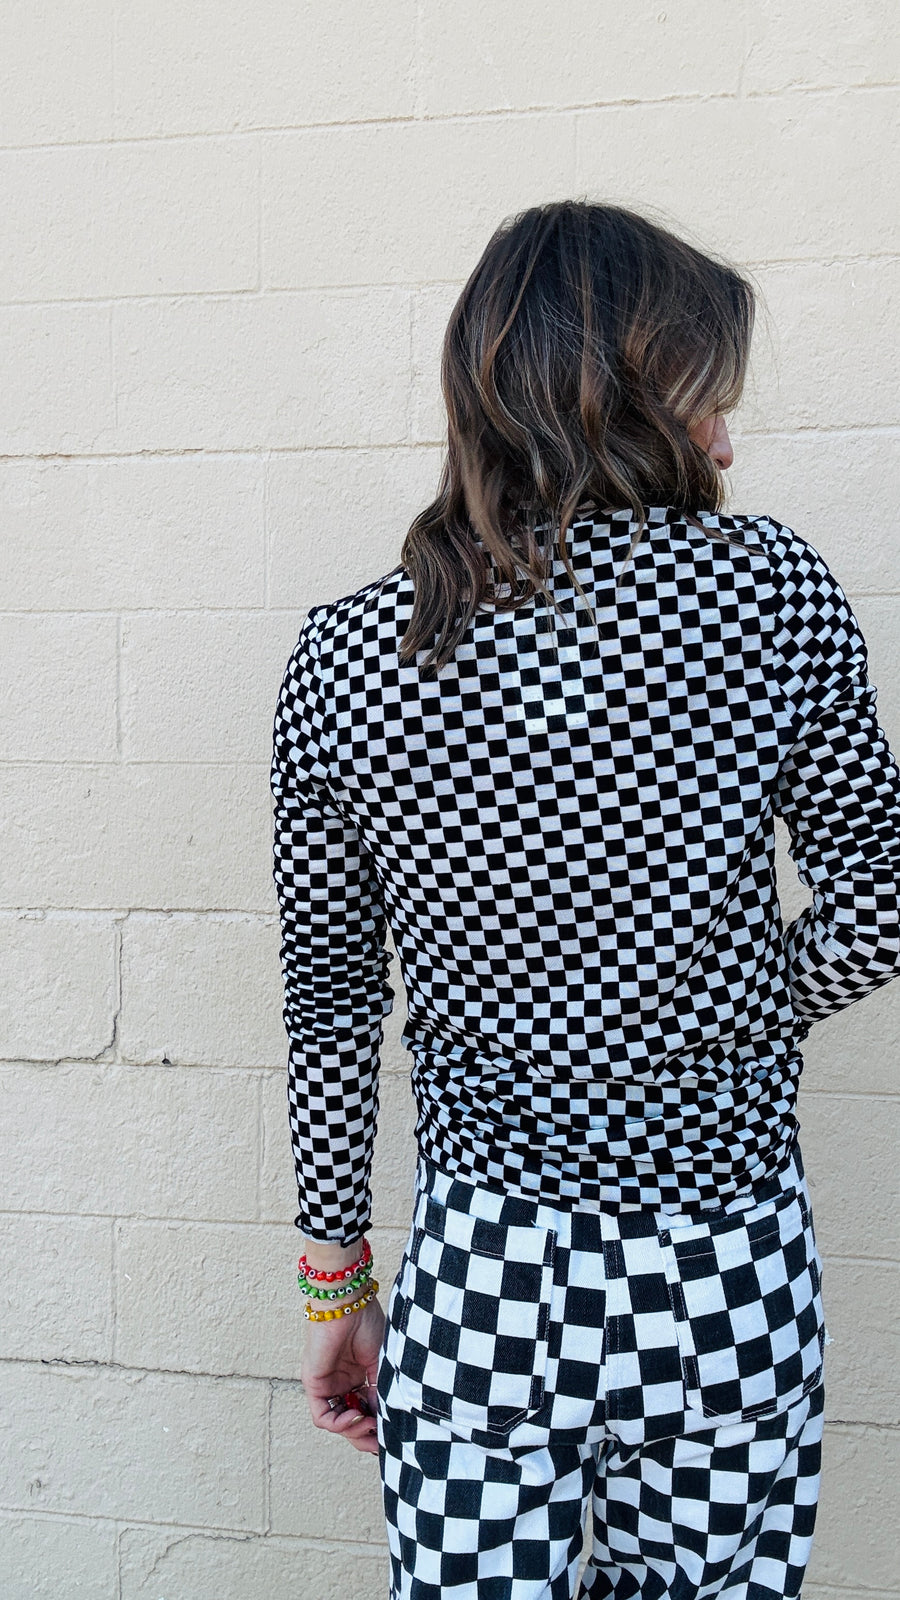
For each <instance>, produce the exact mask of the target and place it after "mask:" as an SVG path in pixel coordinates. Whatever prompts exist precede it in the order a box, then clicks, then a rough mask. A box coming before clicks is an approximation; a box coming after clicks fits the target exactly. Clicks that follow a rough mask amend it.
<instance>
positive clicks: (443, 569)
mask: <svg viewBox="0 0 900 1600" xmlns="http://www.w3.org/2000/svg"><path fill="white" fill-rule="evenodd" d="M754 304H755V302H754V293H753V289H752V287H751V285H750V283H749V281H748V280H747V279H746V278H745V277H744V276H743V275H742V274H740V273H739V272H738V271H736V270H735V268H734V267H732V266H730V265H729V264H727V263H725V262H721V261H718V260H716V259H714V258H713V257H711V256H709V255H706V254H704V253H703V252H702V251H700V250H698V249H696V248H695V247H694V246H692V245H690V244H688V243H687V242H685V241H684V240H682V239H679V238H677V237H676V236H675V235H674V234H673V233H671V232H669V231H668V230H667V229H666V228H664V227H661V226H659V225H658V224H656V223H654V222H652V221H650V220H649V219H648V218H646V217H643V216H640V215H638V214H637V213H635V212H633V211H629V210H626V209H625V208H624V207H622V206H613V205H600V204H592V203H590V202H588V201H577V200H562V201H557V202H553V203H551V204H547V205H543V206H533V207H531V208H530V209H528V210H527V211H523V212H520V213H519V214H518V215H516V216H514V217H511V218H508V219H507V220H506V221H505V222H504V223H502V224H501V226H500V227H499V228H498V229H497V230H496V232H495V233H494V235H493V237H492V238H491V239H490V241H489V243H488V245H487V248H486V249H485V251H484V253H483V254H482V257H481V259H480V261H479V262H478V264H477V266H476V267H475V269H474V271H473V272H472V274H471V276H470V278H469V280H468V282H467V283H466V285H465V287H464V288H463V290H462V293H461V294H460V296H459V299H458V300H457V302H456V305H455V306H454V308H453V311H452V313H451V316H450V321H449V323H448V326H447V331H446V334H445V336H444V345H443V355H442V365H441V377H442V385H443V392H444V400H445V403H446V408H447V453H446V459H445V463H444V467H443V470H442V474H441V480H440V484H439V487H438V492H437V495H436V498H435V499H434V501H433V502H432V503H431V504H430V505H429V506H427V507H426V508H425V510H424V511H422V512H421V513H420V514H419V515H418V516H417V517H416V518H415V519H414V521H413V523H412V525H411V526H410V529H409V532H408V533H407V536H406V539H405V542H404V545H403V549H402V552H401V564H402V566H403V567H405V568H406V570H407V571H408V572H409V574H410V576H411V577H412V579H413V583H414V587H415V603H414V609H413V614H412V617H411V620H410V625H409V628H408V630H407V633H406V635H405V637H404V639H403V641H402V644H401V656H402V658H403V659H410V658H412V657H414V655H415V653H416V652H417V651H418V650H419V649H422V648H423V647H425V646H431V651H430V655H429V657H428V659H427V660H426V661H425V663H424V669H425V670H430V669H432V668H434V669H435V670H436V669H438V668H439V667H440V666H441V665H442V664H443V663H444V662H445V661H447V660H449V659H450V657H451V656H452V655H453V652H454V650H455V648H456V646H457V644H458V643H459V641H460V639H461V638H462V636H463V634H464V632H465V630H466V627H467V626H468V623H469V621H470V619H471V617H472V615H473V614H474V612H475V611H476V610H477V608H478V607H479V605H480V604H481V603H482V601H484V600H485V599H486V598H489V597H490V595H491V591H492V587H493V586H492V572H493V573H494V574H496V577H497V579H498V584H497V586H498V587H503V588H504V589H505V588H506V587H507V586H508V587H509V590H510V593H509V597H508V598H507V599H506V600H501V599H499V598H498V599H496V600H495V601H494V603H495V604H496V606H497V608H498V609H501V610H502V609H509V608H510V607H513V606H516V605H521V604H523V603H524V602H525V601H527V600H528V599H530V598H531V597H532V596H533V595H534V594H535V592H537V591H541V592H544V593H549V591H548V590H547V584H546V579H547V572H548V561H549V559H550V551H549V542H548V541H547V540H546V538H545V539H544V540H541V539H540V537H539V532H538V530H541V529H548V528H549V529H552V530H555V531H556V533H557V548H558V551H559V554H560V556H561V557H562V559H563V561H564V562H565V565H566V567H567V569H568V570H569V572H570V575H571V577H572V579H573V582H574V583H575V586H576V588H579V590H580V585H579V584H578V582H577V578H576V577H575V574H574V572H573V571H572V569H571V566H570V564H569V561H568V557H567V553H566V533H567V530H568V529H569V528H570V527H571V525H572V522H573V520H574V518H575V516H576V513H578V512H580V511H585V510H586V509H588V508H593V509H595V510H598V511H600V510H609V509H621V508H623V507H630V508H631V509H632V511H633V513H634V517H635V520H636V521H637V524H638V532H637V535H636V536H635V539H634V540H633V542H632V546H631V550H630V551H629V556H630V555H631V554H632V553H633V550H634V548H635V547H636V545H637V542H638V540H639V539H640V535H641V531H642V524H643V516H644V510H645V508H646V507H647V506H649V505H662V504H664V505H669V506H673V507H675V508H676V509H679V510H683V511H684V512H686V513H688V514H689V513H692V512H693V513H696V512H697V511H701V510H705V511H717V510H718V509H719V508H720V506H721V504H722V498H723V483H722V478H721V474H720V471H719V469H718V467H717V466H716V465H715V463H714V462H713V460H712V459H711V457H710V456H709V455H708V454H707V453H706V451H705V450H703V449H701V448H700V447H699V446H698V445H697V444H695V443H694V442H693V441H692V440H691V438H690V430H691V429H692V428H694V427H695V426H696V424H697V423H699V422H701V421H702V420H703V419H704V418H706V417H709V416H711V415H713V414H714V413H716V412H726V411H728V410H730V409H731V408H732V407H733V406H734V405H735V404H736V403H737V400H738V399H739V397H740V393H741V389H742V386H743V382H744V376H745V373H746V367H747V360H748V356H749V347H750V339H751V334H752V328H753V318H754Z"/></svg>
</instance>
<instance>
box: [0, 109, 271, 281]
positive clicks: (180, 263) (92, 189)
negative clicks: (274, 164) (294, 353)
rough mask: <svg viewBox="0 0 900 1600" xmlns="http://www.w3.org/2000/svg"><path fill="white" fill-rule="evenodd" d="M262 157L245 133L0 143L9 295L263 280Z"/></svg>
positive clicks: (2, 275) (1, 273) (1, 270)
mask: <svg viewBox="0 0 900 1600" xmlns="http://www.w3.org/2000/svg"><path fill="white" fill-rule="evenodd" d="M257 162H258V156H257V151H256V150H255V148H254V147H253V144H252V143H251V142H250V141H249V140H246V139H193V140H173V139H155V140H150V141H148V142H147V143H146V144H138V143H127V144H126V143H124V142H123V143H118V144H96V145H95V144H77V145H69V146H65V145H58V146H56V147H51V148H49V149H41V150H6V151H0V202H2V205H3V209H4V211H5V213H6V214H7V215H8V216H15V218H16V227H15V229H14V230H13V231H12V232H11V233H10V236H9V240H8V242H7V248H6V250H5V251H4V253H3V258H2V262H0V299H3V300H42V299H46V300H62V299H72V300H74V299H82V300H93V299H99V298H102V297H105V296H107V295H138V294H141V295H157V294H197V293H200V292H206V293H211V292H214V291H221V290H232V291H233V290H240V289H253V288H256V286H257V272H258V267H257V237H258V235H257V230H258V223H259V202H258V184H257Z"/></svg>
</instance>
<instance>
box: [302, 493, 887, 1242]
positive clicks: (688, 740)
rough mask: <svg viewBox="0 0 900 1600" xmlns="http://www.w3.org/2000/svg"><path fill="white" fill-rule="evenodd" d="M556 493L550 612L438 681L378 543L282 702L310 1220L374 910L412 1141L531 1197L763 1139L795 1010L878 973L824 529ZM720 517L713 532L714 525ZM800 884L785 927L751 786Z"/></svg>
mask: <svg viewBox="0 0 900 1600" xmlns="http://www.w3.org/2000/svg"><path fill="white" fill-rule="evenodd" d="M646 509H647V514H648V518H649V524H650V525H649V528H648V530H647V531H646V532H645V534H644V537H643V540H642V543H641V544H640V546H639V547H638V550H637V552H636V556H635V559H634V562H633V563H632V564H631V565H630V566H629V567H628V568H627V569H626V571H625V575H624V579H623V582H622V586H621V588H620V591H619V593H618V596H617V595H616V593H615V591H614V578H615V575H616V573H617V572H618V571H619V569H620V568H621V565H622V561H623V559H624V556H625V552H626V550H627V547H628V542H629V540H630V537H631V535H632V533H633V529H634V524H633V523H632V522H631V521H630V520H629V516H628V514H627V513H626V512H621V513H619V512H616V513H612V512H611V513H608V514H604V516H602V517H599V518H598V519H596V520H592V521H589V522H582V523H579V524H578V525H577V526H576V527H575V528H574V530H573V532H572V535H571V542H570V549H571V555H572V559H573V562H574V565H575V568H576V570H577V572H578V574H579V578H580V581H581V582H582V584H583V586H584V588H585V590H586V592H587V594H588V596H589V598H590V600H591V603H592V605H593V607H594V610H595V611H596V614H597V617H598V621H599V630H597V629H595V628H594V627H593V625H592V623H591V620H590V618H589V616H588V615H587V612H586V611H585V610H584V608H583V606H582V605H581V603H580V601H578V600H577V596H575V594H574V592H573V591H572V588H571V585H570V584H569V582H568V579H567V578H566V575H565V571H564V568H563V566H562V563H561V562H560V561H559V560H558V558H557V559H556V560H555V562H554V568H553V580H552V581H553V585H554V589H555V592H556V594H557V596H558V598H559V602H560V605H561V606H562V608H563V611H564V612H568V613H569V614H570V620H571V626H567V627H563V626H562V625H561V624H560V623H559V619H558V618H557V617H556V616H555V614H554V612H553V610H552V608H550V607H549V606H547V605H546V604H545V603H544V602H543V601H542V599H541V597H537V598H536V599H535V600H533V601H532V602H531V603H529V604H528V605H526V606H525V607H523V608H522V609H521V610H519V611H515V612H507V613H503V612H497V611H495V610H493V609H492V608H491V607H489V606H484V607H482V608H481V609H480V610H479V611H478V612H477V613H476V615H475V616H474V617H473V619H472V621H471V623H470V625H469V628H468V630H467V632H466V635H465V637H464V639H463V641H462V643H461V645H460V646H459V648H458V650H457V651H456V654H455V657H454V659H453V660H452V661H451V662H449V663H448V664H447V665H446V666H445V667H444V668H442V669H441V672H440V673H439V674H438V676H437V677H436V678H431V679H430V680H428V679H426V680H425V681H421V680H420V679H419V676H418V673H417V670H416V666H415V664H414V663H409V664H401V662H400V660H399V657H398V654H397V650H398V645H399V642H400V640H401V639H402V637H403V634H404V632H405V630H406V627H407V624H408V621H409V618H410V615H411V612H412V605H413V588H412V582H411V580H410V578H409V577H408V575H407V574H406V573H405V572H404V571H403V570H402V569H401V570H399V571H396V572H394V573H391V574H388V576H387V577H386V578H384V579H381V580H379V581H378V582H376V583H372V584H368V585H366V586H365V587H364V588H362V589H360V590H358V591H357V592H356V593H355V594H352V595H348V596H346V597H345V598H343V599H340V600H337V601H335V602H334V603H332V604H330V605H324V606H316V607H314V608H313V609H312V611H311V612H310V614H309V616H308V618H307V620H306V622H305V623H304V626H303V628H302V630H301V634H300V638H299V641H298V644H297V647H296V649H295V651H294V653H293V655H292V656H291V659H290V662H289V663H288V666H287V670H286V672H285V675H284V681H283V684H282V688H281V694H280V696H279V700H278V707H277V712H276V719H275V741H274V752H273V762H272V788H273V793H274V796H275V802H276V838H275V857H276V859H275V882H276V887H277V891H278V897H279V905H280V910H281V920H282V929H283V944H282V963H283V971H284V978H285V1022H286V1025H287V1029H288V1033H289V1036H290V1066H289V1074H288V1098H289V1112H290V1125H291V1137H292V1143H293V1151H294V1158H295V1165H296V1172H297V1181H298V1189H299V1195H300V1205H301V1211H300V1215H299V1216H298V1218H297V1223H298V1226H300V1227H301V1228H302V1229H303V1231H304V1232H305V1233H306V1234H307V1235H308V1236H309V1237H311V1238H313V1239H343V1240H345V1241H347V1242H349V1241H351V1240H352V1239H354V1238H356V1237H358V1235H359V1234H360V1232H362V1231H364V1230H365V1229H366V1228H367V1227H368V1226H369V1225H370V1221H371V1216H370V1192H369V1171H370V1162H371V1155H372V1144H373V1139H374V1134H375V1126H376V1116H377V1109H378V1092H377V1075H378V1059H379V1049H380V1044H381V1039H382V1025H383V1018H384V1016H385V1015H386V1014H387V1012H389V1011H390V1010H391V1007H392V1004H393V998H394V991H393V989H392V988H391V987H390V985H389V983H388V981H387V980H388V975H389V963H390V961H391V959H392V956H391V954H390V952H387V951H386V950H385V948H384V939H385V932H386V926H387V922H388V921H389V922H390V927H391V930H392V934H393V938H394V942H395V945H396V949H397V953H398V956H399V960H400V966H401V972H402V976H403V981H404V984H405V988H406V994H407V999H408V1004H409V1014H408V1019H407V1023H406V1028H405V1030H404V1034H403V1040H404V1043H405V1044H406V1045H407V1046H408V1047H409V1049H410V1050H411V1052H412V1055H413V1070H412V1087H413V1090H414V1092H415V1095H416V1100H417V1108H418V1120H417V1124H416V1134H417V1139H418V1146H419V1151H420V1153H421V1154H422V1155H423V1156H425V1157H427V1158H428V1159H430V1160H431V1161H433V1162H434V1163H435V1164H436V1165H438V1166H440V1167H441V1168H442V1169H444V1170H446V1171H452V1172H454V1173H456V1174H457V1175H459V1176H460V1177H466V1176H468V1177H469V1178H471V1179H472V1180H473V1181H475V1182H479V1183H483V1184H486V1185H489V1186H493V1187H496V1188H497V1189H498V1190H499V1191H503V1192H506V1193H511V1194H518V1195H521V1196H524V1197H528V1196H533V1197H535V1198H540V1199H543V1200H547V1201H550V1202H556V1203H568V1204H577V1203H579V1202H580V1201H581V1200H583V1199H587V1200H603V1201H610V1202H615V1201H619V1202H624V1203H628V1204H637V1205H642V1206H645V1207H647V1206H649V1207H653V1206H659V1205H667V1204H676V1205H678V1206H681V1207H688V1206H702V1205H705V1204H709V1203H714V1202H716V1201H726V1200H728V1199H729V1198H731V1197H733V1196H735V1195H737V1194H740V1193H742V1192H746V1191H747V1190H748V1189H749V1188H750V1187H751V1186H752V1185H755V1184H758V1183H760V1182H762V1181H764V1180H765V1179H766V1178H767V1177H769V1176H770V1175H771V1174H772V1173H773V1172H774V1171H775V1170H777V1168H778V1166H779V1164H780V1163H782V1162H783V1160H784V1156H785V1152H786V1150H787V1148H788V1147H789V1145H790V1142H791V1140H792V1138H793V1136H794V1135H795V1133H796V1126H797V1125H796V1117H795V1102H796V1091H797V1082H798V1078H799V1075H800V1072H801V1068H802V1057H801V1054H800V1051H799V1045H800V1044H801V1043H802V1041H803V1039H804V1038H805V1037H806V1035H807V1033H808V1031H809V1027H810V1026H811V1025H812V1024H813V1023H814V1022H816V1021H818V1020H819V1019H820V1018H822V1017H825V1016H827V1015H828V1014H829V1013H831V1012H833V1011H836V1010H839V1009H840V1008H841V1007H843V1006H846V1005H848V1004H850V1003H851V1002H852V1001H855V1000H857V999H859V998H861V997H862V996H863V995H865V994H867V993H869V992H870V991H871V990H873V989H875V988H877V987H878V986H879V985H880V984H882V983H885V982H887V981H888V979H890V978H891V977H893V976H895V975H896V974H897V972H898V971H900V774H898V771H897V766H896V763H895V761H894V759H893V757H892V755H891V752H890V750H889V749H888V745H887V741H886V739H885V736H884V734H883V732H882V730H881V728H880V727H879V725H878V722H877V717H876V706H875V699H876V697H875V690H874V688H873V687H872V686H871V685H870V683H869V682H868V678H867V674H866V648H865V644H864V641H863V638H862V636H861V634H860V630H859V627H858V625H857V622H856V619H855V617H854V615H853V612H852V610H851V609H850V606H849V604H848V602H847V599H846V597H845V595H844V593H843V591H842V589H841V588H840V586H839V584H838V583H837V582H836V580H835V578H834V577H833V575H832V574H831V572H830V571H829V569H828V567H827V566H826V564H825V562H824V561H823V559H822V557H821V556H820V555H819V554H818V552H817V551H816V550H814V549H813V548H812V546H810V545H809V544H808V543H806V541H804V540H803V539H801V538H799V537H798V536H797V535H796V534H794V533H793V532H792V531H791V530H790V529H788V528H785V527H783V526H782V525H781V524H779V523H777V522H775V521H773V520H772V519H770V518H766V517H733V516H732V517H729V516H725V515H721V514H720V515H713V514H711V513H702V514H701V517H700V521H701V522H702V524H703V526H702V527H695V526H692V525H691V524H690V523H689V522H688V521H686V520H685V519H684V518H683V517H682V516H680V515H679V514H678V513H676V512H674V511H671V510H668V509H666V508H664V507H648V508H646ZM717 533H718V534H721V535H724V537H717V536H716V535H717ZM778 814H780V815H781V816H783V817H784V819H785V821H786V822H787V824H788V827H789V829H790V832H791V835H792V841H793V846H792V853H793V856H794V860H795V862H796V864H797V868H798V871H799V872H800V875H801V877H802V878H803V879H804V881H805V882H806V883H807V884H808V885H809V886H810V887H811V888H812V889H813V891H814V903H813V905H812V907H811V908H810V909H809V910H807V911H805V912H804V913H803V914H802V915H801V916H800V917H799V918H797V919H796V920H795V922H794V923H793V924H792V925H791V926H790V927H789V928H788V929H787V930H785V929H784V928H783V926H782V922H781V917H780V911H779V906H778V900H777V893H776V886H775V865H774V862H775V837H774V818H775V816H776V815H778Z"/></svg>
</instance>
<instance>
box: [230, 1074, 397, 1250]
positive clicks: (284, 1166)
mask: <svg viewBox="0 0 900 1600" xmlns="http://www.w3.org/2000/svg"><path fill="white" fill-rule="evenodd" d="M286 1058H287V1050H286V1048H285V1061H286ZM379 1102H380V1104H379V1111H378V1129H377V1132H376V1134H375V1151H374V1155H373V1158H372V1183H371V1187H372V1219H373V1222H375V1223H377V1224H378V1226H379V1227H384V1228H400V1229H406V1228H408V1227H409V1222H410V1218H411V1217H412V1204H413V1185H414V1181H415V1167H416V1145H415V1139H414V1137H413V1128H414V1124H415V1112H416V1107H415V1100H414V1098H413V1094H412V1088H411V1086H410V1082H409V1073H408V1071H407V1073H406V1074H402V1073H399V1072H385V1071H382V1072H381V1074H380V1077H379ZM260 1185H261V1198H260V1208H261V1210H260V1214H261V1215H262V1216H263V1217H265V1218H266V1219H267V1220H271V1221H279V1222H280V1221H285V1220H290V1221H293V1219H294V1217H295V1216H296V1214H297V1205H298V1200H297V1183H296V1177H295V1172H294V1158H293V1152H292V1150H291V1140H290V1126H289V1122H288V1108H287V1066H286V1065H285V1067H284V1069H283V1070H281V1071H278V1072H272V1073H266V1074H265V1075H264V1077H263V1082H262V1159H261V1163H260Z"/></svg>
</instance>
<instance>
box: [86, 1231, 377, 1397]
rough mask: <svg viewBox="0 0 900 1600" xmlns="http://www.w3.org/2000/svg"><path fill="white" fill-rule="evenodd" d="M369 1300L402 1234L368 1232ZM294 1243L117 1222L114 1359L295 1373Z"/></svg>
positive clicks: (257, 1373) (299, 1305)
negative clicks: (373, 1281)
mask: <svg viewBox="0 0 900 1600" xmlns="http://www.w3.org/2000/svg"><path fill="white" fill-rule="evenodd" d="M369 1237H370V1239H371V1244H372V1251H373V1255H374V1257H375V1259H376V1263H377V1266H376V1277H377V1279H378V1282H379V1285H380V1292H379V1300H380V1302H381V1304H382V1305H383V1306H386V1304H387V1301H386V1289H387V1288H388V1287H389V1285H390V1283H391V1282H392V1281H393V1275H394V1274H396V1272H397V1270H398V1268H399V1264H400V1257H401V1255H402V1252H403V1248H404V1245H405V1242H406V1234H405V1233H404V1234H402V1235H401V1234H400V1233H399V1232H398V1231H397V1230H390V1229H384V1228H377V1229H373V1230H372V1232H371V1234H370V1235H369ZM300 1249H301V1240H300V1235H299V1233H298V1231H297V1229H296V1228H295V1227H294V1226H293V1223H292V1221H286V1222H283V1223H282V1224H281V1225H280V1226H275V1225H273V1224H268V1225H266V1226H255V1225H241V1226H238V1227H236V1226H234V1225H232V1224H222V1223H219V1224H210V1223H190V1222H122V1223H120V1224H119V1225H118V1228H117V1252H116V1259H117V1299H116V1336H115V1338H116V1342H115V1359H116V1361H117V1362H118V1363H121V1364H122V1365H123V1366H127V1367H149V1368H153V1369H160V1368H162V1369H169V1370H176V1369H177V1370H178V1371H185V1370H187V1371H189V1372H201V1373H219V1374H223V1375H226V1376H245V1377H266V1378H269V1377H274V1378H286V1379H296V1378H298V1377H299V1376H300V1350H301V1342H302V1334H303V1330H304V1329H305V1327H306V1322H305V1319H304V1316H303V1307H304V1305H305V1304H306V1301H305V1298H304V1296H303V1295H302V1294H301V1292H300V1289H299V1287H298V1284H297V1258H298V1256H299V1254H300Z"/></svg>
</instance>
